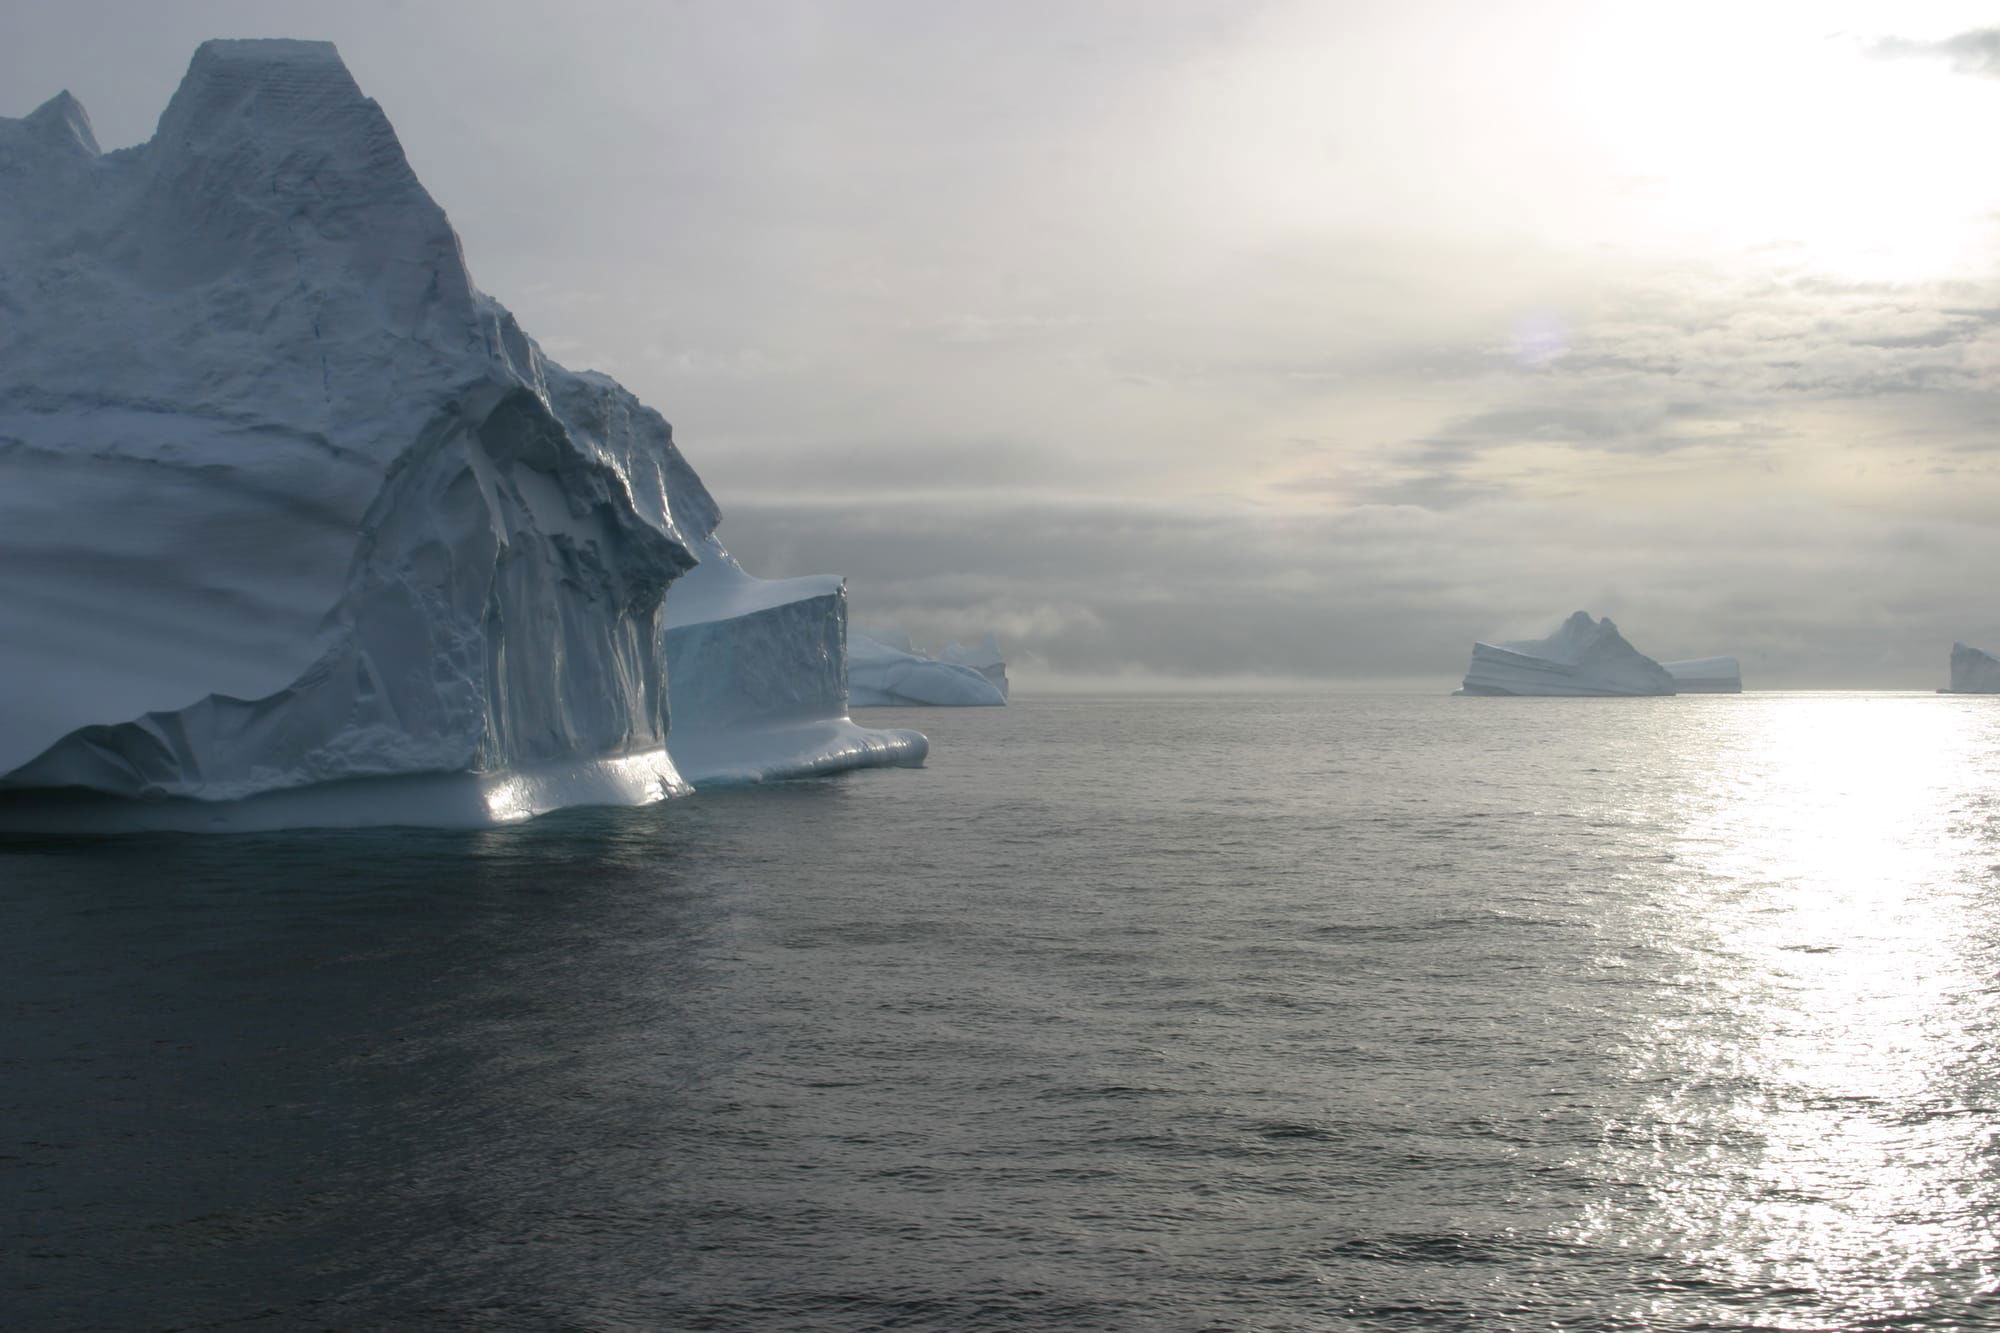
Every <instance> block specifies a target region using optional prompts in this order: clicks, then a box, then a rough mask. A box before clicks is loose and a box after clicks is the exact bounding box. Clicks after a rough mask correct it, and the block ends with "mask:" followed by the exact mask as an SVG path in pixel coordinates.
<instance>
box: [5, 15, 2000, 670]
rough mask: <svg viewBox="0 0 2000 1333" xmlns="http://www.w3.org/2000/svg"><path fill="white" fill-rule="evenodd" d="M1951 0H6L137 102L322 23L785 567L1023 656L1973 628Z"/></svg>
mask: <svg viewBox="0 0 2000 1333" xmlns="http://www.w3.org/2000/svg"><path fill="white" fill-rule="evenodd" d="M1995 22H1996V20H1995V19H1994V17H1993V15H1992V13H1991V11H1990V9H1987V10H1985V11H1983V12H1982V10H1981V9H1980V7H1977V6H1972V5H1962V4H1939V5H1931V6H1924V7H1909V6H1900V5H1898V6H1891V5H1887V4H1835V5H1817V4H1815V5H1806V4H1797V5H1783V6H1759V7H1756V8H1755V9H1754V11H1749V10H1746V8H1745V7H1741V6H1734V7H1725V6H1722V5H1717V4H1710V5H1696V6H1691V7H1686V8H1681V9H1676V10H1674V11H1672V12H1668V11H1662V10H1656V9H1645V10H1642V9H1640V8H1638V7H1619V8H1615V9H1612V8H1607V7H1604V6H1601V5H1594V4H1587V3H1581V2H1578V3H1544V4H1512V5H1499V6H1492V7H1478V8H1475V7H1471V6H1463V5H1449V4H1441V3H1414V4H1398V5H1393V6H1391V5H1386V4H1369V5H1329V4H1302V3H1269V4H1258V5H1241V6H1238V5H1229V6H1224V5H1220V4H1188V3H1136V2H1135V3H1121V4H1111V3H1105V4H1096V5H1090V6H1082V7H1070V6H1062V5H1056V4H1029V5H1014V6H1007V7H1004V8H1002V7H999V6H992V7H970V6H967V7H956V6H953V7H946V6H935V5H926V4H920V3H901V4H888V3H866V4H842V5H839V6H824V5H811V4H805V3H776V2H773V3H750V4H740V5H730V6H726V7H725V6H720V5H716V6H706V7H704V6H697V5H677V6H664V5H650V4H638V3H625V4H605V3H599V4H581V5H578V6H575V7H573V8H572V9H571V10H570V11H569V12H568V13H567V14H566V15H565V16H564V17H563V19H562V20H561V21H560V22H550V21H549V20H548V12H547V11H546V9H545V8H543V7H539V6H537V7H529V6H527V5H522V4H518V3H513V2H512V0H500V2H497V3H492V4H488V5H487V6H484V7H482V10H481V17H480V19H479V21H478V22H476V23H475V22H470V21H468V20H467V18H466V17H465V15H464V14H463V12H462V11H458V10H456V9H447V8H446V7H424V6H419V5H410V4H399V3H393V2H391V0H358V2H357V3H352V4H349V5H346V6H343V7H341V8H339V9H337V10H328V9H324V8H323V7H320V6H317V5H307V4H301V3H247V2H245V0H200V2H197V3H189V4H184V5H176V6H174V7H172V8H171V9H170V10H169V9H165V8H159V7H152V6H132V5H125V4H111V3H89V2H88V0H83V2H80V3H73V4H70V5H66V6H63V7H61V8H59V9H58V8H55V7H45V6H25V5H24V6H16V7H13V9H12V10H11V11H10V14H9V20H8V28H9V30H10V35H11V38H12V40H11V41H10V42H9V43H7V44H5V46H4V48H0V74H4V78H5V81H6V86H7V87H8V88H9V89H10V90H11V94H10V97H9V101H8V104H7V105H4V106H0V114H6V115H15V116H18V115H23V114H26V113H27V112H28V111H29V110H31V109H32V108H33V107H35V106H36V105H39V104H40V103H41V102H42V101H44V100H46V98H47V97H49V96H51V95H53V94H54V93H56V92H57V91H58V90H60V89H62V88H65V87H66V88H68V89H69V90H70V91H71V92H73V93H74V94H75V95H76V96H77V97H78V98H79V99H80V100H81V101H82V103H83V104H84V106H85V107H86V108H87V109H88V111H89V114H90V115H91V117H92V119H93V122H94V124H95V127H96V130H97V133H98V137H99V139H100V141H101V142H102V143H103V144H104V146H105V147H107V148H112V147H117V146H122V145H126V144H130V143H134V142H139V141H142V140H144V139H145V138H147V137H148V136H149V135H150V134H151V132H152V127H153V124H154V122H155V121H156V119H157V118H158V115H159V113H160V111H161V109H162V108H164V106H165V105H166V103H167V99H168V97H169V96H170V95H171V92H172V90H173V88H174V86H175V85H176V84H177V83H178V82H179V80H180V78H181V76H182V74H183V72H184V71H185V69H186V67H187V60H188V57H189V56H190V55H191V54H192V53H193V50H194V48H195V46H196V45H197V44H199V42H200V41H202V40H204V39H206V38H208V37H216V36H225V37H229V36H297V37H323V38H327V39H329V40H332V41H334V42H335V43H336V44H338V46H339V47H340V49H341V52H342V54H343V56H344V58H345V59H346V61H347V64H348V66H349V67H350V68H351V69H352V71H353V72H354V75H355V77H356V79H357V80H358V81H359V83H360V84H361V86H362V88H363V90H364V91H365V92H366V93H367V94H368V95H369V96H371V97H373V98H375V99H376V100H377V101H378V102H380V104H381V105H382V107H383V109H384V110H385V111H386V112H387V114H388V116H389V118H390V120H391V121H392V122H393V123H394V125H395V127H396V130H397V133H398V134H399V136H400V137H401V139H402V141H403V144H404V146H405V149H406V150H407V152H408V155H409V157H410V159H411V161H412V163H413V164H414V166H415V168H416V170H417V173H418V175H419V176H420V177H421V179H422V180H423V181H424V183H425V185H426V186H427V187H428V188H429V189H430V191H431V192H432V194H433V195H434V196H435V197H436V198H437V199H438V201H439V202H440V203H441V204H442V205H443V206H444V208H445V209H446V211H447V212H448V213H449V214H450V216H451V219H452V221H453V223H454V224H455V226H456V227H457V229H458V231H459V233H460V236H461V237H462V239H463V242H464V245H465V249H466V253H467V257H468V260H469V263H470V265H471V267H472V271H473V273H474V275H475V276H476V278H477V280H478V281H479V283H480V286H481V287H482V288H483V289H484V290H486V291H488V292H490V293H492V294H493V295H494V296H495V297H497V298H498V299H499V300H501V301H502V302H504V303H505V304H507V305H508V306H509V307H510V308H511V309H512V310H513V311H514V312H515V313H516V315H518V316H519V318H520V320H521V322H522V324H523V326H524V327H525V328H527V329H528V331H529V332H530V333H532V334H533V335H534V336H535V337H536V338H537V339H538V340H539V341H540V342H541V343H542V345H543V346H544V348H545V349H546V350H547V351H548V352H549V353H550V355H552V356H554V357H555V358H556V359H557V360H559V361H562V362H563V363H565V364H567V365H569V366H572V367H573V368H577V369H583V368H592V369H598V370H602V371H605V372H607V373H609V374H612V375H614V376H616V377H617V378H618V379H620V380H621V381H622V382H624V383H625V384H626V385H627V386H628V387H630V388H631V389H632V390H633V391H634V392H636V393H637V394H639V396H640V397H641V398H643V399H645V400H646V401H647V402H648V403H650V404H651V405H653V406H655V407H657V408H659V409H660V410H661V411H662V412H663V413H664V414H665V415H666V416H667V417H668V419H669V420H671V421H672V422H673V423H674V424H675V428H676V434H677V437H678V438H679V440H680V442H681V444H682V446H683V447H684V448H685V449H686V451H687V453H688V455H689V457H690V459H691V460H692V461H693V463H694V464H695V466H696V467H697V468H699V469H700V471H701V473H702V475H703V476H704V478H705V479H706V480H707V482H708V484H709V486H710V487H711V489H712V490H713V491H714V492H715V494H716V496H717V497H718V499H719V500H720V502H721V504H722V507H723V510H724V513H725V514H726V515H727V518H726V522H725V528H724V533H725V535H726V537H727V539H728V541H729V544H730V546H731V548H732V549H733V550H734V551H735V552H736V553H737V554H738V555H739V557H740V558H741V559H742V560H743V562H744V563H745V565H746V567H749V568H751V569H752V570H753V571H754V572H756V573H758V574H760V575H763V576H766V577H779V576H784V575H790V574H801V573H810V572H816V571H823V570H835V571H839V572H841V573H844V574H846V575H847V576H848V577H849V580H850V596H851V601H852V608H853V619H854V621H855V623H857V624H861V625H868V624H876V623H894V624H901V625H903V626H905V627H907V628H909V629H910V630H912V631H913V632H915V633H916V634H917V635H918V636H919V637H920V638H930V639H932V640H938V639H941V638H943V637H944V636H946V635H952V634H959V635H962V634H967V633H976V632H978V631H979V630H981V629H987V628H990V629H993V630H995V631H997V632H998V633H999V634H1000V636H1001V637H1002V639H1003V641H1004V642H1005V643H1006V645H1007V647H1008V649H1009V655H1010V659H1011V660H1012V665H1013V667H1014V669H1015V671H1016V674H1017V678H1019V679H1021V680H1023V681H1025V682H1027V683H1029V684H1031V685H1032V684H1033V683H1034V682H1035V681H1036V680H1037V679H1042V680H1046V681H1051V682H1054V681H1059V680H1062V679H1088V678H1100V679H1102V678H1116V677H1121V676H1129V675H1134V674H1136V675H1137V676H1139V677H1141V678H1162V679H1165V680H1168V681H1173V680H1179V679H1183V678H1193V677H1213V676H1224V675H1229V674H1231V673H1238V672H1240V673H1247V674H1249V675H1252V676H1257V677H1264V678H1307V679H1326V680H1332V681H1359V680H1382V679H1391V678H1403V679H1413V680H1418V681H1422V682H1425V683H1440V684H1441V683H1443V682H1445V681H1447V680H1448V679H1450V678H1451V677H1453V676H1455V675H1456V674H1457V673H1458V672H1459V671H1461V670H1462V669H1463V667H1464V664H1465V653H1466V649H1467V647H1468V646H1469V644H1470V642H1471V640H1473V639H1474V638H1508V637H1536V636H1539V635H1541V634H1544V633H1546V632H1547V631H1548V630H1550V629H1551V628H1553V627H1554V625H1555V624H1556V623H1557V622H1558V621H1560V620H1561V619H1562V618H1563V617H1564V616H1566V615H1567V614H1568V613H1569V612H1571V611H1573V610H1576V609H1579V608H1585V609H1589V610H1591V611H1592V612H1594V613H1597V614H1610V615H1612V616H1613V617H1615V618H1616V619H1617V620H1618V621H1619V623H1620V625H1621V627H1622V628H1623V629H1624V630H1625V632H1626V634H1627V635H1628V637H1630V638H1631V639H1632V640H1633V641H1634V642H1635V643H1636V644H1637V645H1638V646H1639V647H1640V648H1641V649H1642V650H1643V651H1645V652H1647V653H1649V654H1651V655H1652V656H1654V657H1658V658H1674V657H1689V656H1700V655H1707V654H1712V653H1729V654H1734V655H1736V656H1738V657H1740V658H1741V659H1742V661H1743V664H1744V671H1745V676H1746V683H1747V684H1749V685H1750V686H1751V687H1752V688H1763V687H1778V686H1836V687H1837V686H1882V687H1909V688H1920V687H1921V688H1927V687H1930V686H1934V685H1939V684H1943V683H1944V676H1945V659H1946V656H1947V653H1948V650H1949V647H1950V644H1951V642H1952V641H1953V640H1954V639H1964V640H1966V641H1968V642H1972V643H1975V644H1980V645H1983V646H1986V647H1989V648H2000V605H1996V602H1995V599H1994V597H1993V595H1992V593H1991V592H1990V590H1989V585H1990V576H1989V571H1990V570H1992V569H1994V568H1996V566H2000V559H1996V558H2000V535H1996V529H1995V525H1994V524H1993V522H1992V521H1991V517H1990V516H1991V515H1992V514H1993V513H1994V511H1995V506H1996V502H2000V459H1996V453H1995V451H1996V448H2000V434H1996V431H1995V426H1996V422H1997V421H2000V412H1996V404H1995V399H1994V396H1993V395H1994V390H1995V387H1996V382H2000V274H1996V269H1995V264H1994V260H1995V257H1996V245H1995V242H1996V240H2000V220H1996V219H2000V175H1996V174H1995V173H1990V172H1982V171H1981V170H1980V169H1978V167H1977V163H1978V161H1980V160H1981V158H1980V156H1979V150H1980V148H1981V147H1982V146H1983V143H1984V138H1985V135H1984V131H1985V130H1986V129H1987V128H1988V127H1989V126H1991V125H1992V124H1994V123H1995V120H1996V118H2000V79H1996V78H1995V77H1994V76H1995V75H1996V74H2000V28H1996V27H1994V26H1992V25H1993V24H1994V23H1995Z"/></svg>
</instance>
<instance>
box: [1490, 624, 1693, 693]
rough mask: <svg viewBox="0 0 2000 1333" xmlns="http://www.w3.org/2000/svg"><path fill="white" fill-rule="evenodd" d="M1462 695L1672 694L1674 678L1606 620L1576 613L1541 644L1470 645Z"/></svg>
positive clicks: (1540, 642)
mask: <svg viewBox="0 0 2000 1333" xmlns="http://www.w3.org/2000/svg"><path fill="white" fill-rule="evenodd" d="M1462 692H1463V693H1465V694H1537V695H1643V694H1672V693H1674V692H1675V687H1674V678H1673V677H1672V676H1671V675H1669V674H1668V673H1667V670H1666V668H1664V667H1662V666H1661V665H1660V664H1659V663H1658V662H1655V661H1654V660H1653V659H1652V658H1650V657H1647V656H1646V655H1645V654H1644V653H1642V652H1640V651H1639V650H1638V649H1636V648H1634V647H1633V646H1632V645H1631V644H1629V643H1627V642H1625V638H1624V636H1623V635H1621V634H1620V633H1619V632H1618V627H1617V626H1616V625H1614V624H1612V623H1611V618H1610V617H1609V616H1606V617H1605V618H1604V619H1603V620H1592V619H1591V618H1590V616H1589V614H1588V613H1586V612H1583V611H1578V612H1577V613H1576V614H1575V615H1572V616H1571V617H1570V618H1569V619H1568V620H1565V621H1564V622H1563V623H1562V626H1561V627H1560V628H1559V629H1557V630H1556V632H1555V633H1554V634H1551V635H1550V636H1549V637H1548V638H1546V639H1531V640H1525V641H1520V642H1514V643H1475V644H1474V645H1473V646H1472V665H1471V668H1470V669H1469V670H1467V672H1466V673H1465V684H1464V687H1463V691H1462Z"/></svg>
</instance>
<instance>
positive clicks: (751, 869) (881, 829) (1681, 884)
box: [0, 695, 2000, 1330]
mask: <svg viewBox="0 0 2000 1333" xmlns="http://www.w3.org/2000/svg"><path fill="white" fill-rule="evenodd" d="M864 717H865V718H866V719H868V720H870V721H879V722H880V723H882V724H885V725H917V726H921V727H923V728H924V729H926V730H927V731H928V732H929V733H930V735H931V738H932V741H933V750H932V759H931V764H930V767H929V768H928V769H926V770H923V771H899V770H888V771H877V772H868V773H858V774H851V775H847V776H844V777H840V778H834V779H822V780H816V781H807V782H799V783H793V784H784V785H780V786H774V787H769V788H765V789H761V790H744V791H731V792H717V793H704V794H701V795H698V796H695V797H693V798H690V799H687V800H684V801H679V802H675V803H672V804H669V805H665V806H659V807H654V808H651V809H644V810H615V811H579V812H570V813H567V814H562V815H558V816H554V817H550V818H546V819H543V820H540V821H537V822H535V823H532V824H529V825H527V826H524V827H516V828H510V829H505V830H500V831H495V832H486V833H479V834H439V833H421V832H409V831H400V832H382V833H366V834H336V835H328V834H297V835H280V836H258V837H243V838H226V839H204V838H199V837H185V836H180V837H145V838H130V839H120V840H110V841H104V842H97V843H92V842H85V841H77V840H33V839H19V838H16V839H12V840H8V841H4V842H0V1002H3V1003H4V1007H3V1008H0V1327H4V1328H6V1329H9V1330H15V1329H21V1330H44V1329H47V1330H71V1329H167V1328H176V1329H191V1328H203V1329H207V1328H225V1329H232V1330H233V1329H266V1328H268V1329H293V1328H302V1329H317V1328H328V1329H369V1328H387V1329H505V1330H511V1329H521V1330H530V1329H534V1330H539V1329H758V1330H780V1329H783V1330H791V1329H831V1330H859V1329H878V1328H916V1329H922V1328H937V1329H1001V1328H1006V1329H1052V1330H1053V1329H1135V1330H1149V1329H1162V1330H1183V1329H1184V1330H1208V1329H1213V1330H1221V1329H1244V1330H1250V1329H1257V1330H1278V1329H1316V1330H1317V1329H1405V1330H1428V1329H1493V1328H1501V1329H1506V1328H1523V1329H1546V1328H1559V1329H1850V1328H1911V1329H1918V1328H1921V1329H1952V1328H1975V1327H2000V1296H1996V1284H2000V1050H1996V1041H1997V1040H2000V700H1990V699H1976V698H1949V697H1937V696H1916V695H1890V696H1883V695H1875V696H1869V695H1745V696H1741V697H1735V698H1685V699H1678V700H1505V699H1497V700H1496V699H1450V698H1423V697H1379V698H1355V697H1336V698H1317V699H1313V698H1269V699H1264V698H1259V699H1252V698H1204V699H1140V700H1133V699H1124V700H1113V699H1077V700H1068V699H1060V700H1059V699H1043V700H1034V699H1029V700H1023V701H1021V702H1020V703H1019V704H1017V705H1016V706H1015V707H1012V708H1009V709H1006V710H991V711H986V710H977V711H961V712H947V711H942V710H939V711H927V712H923V713H915V712H900V711H897V712H891V711H886V710H884V711H877V712H872V713H869V714H865V715H864Z"/></svg>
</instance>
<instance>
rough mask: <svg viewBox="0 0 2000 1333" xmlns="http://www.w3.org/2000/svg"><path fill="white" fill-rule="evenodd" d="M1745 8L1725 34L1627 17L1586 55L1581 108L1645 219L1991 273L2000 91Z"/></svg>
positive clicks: (1807, 267) (1847, 261)
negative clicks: (1991, 156) (1988, 154)
mask: <svg viewBox="0 0 2000 1333" xmlns="http://www.w3.org/2000/svg"><path fill="white" fill-rule="evenodd" d="M1744 8H1745V9H1746V10H1747V11H1749V12H1748V13H1746V14H1745V15H1744V17H1743V21H1742V22H1741V23H1740V24H1738V25H1733V26H1732V27H1730V28H1728V29H1726V30H1725V32H1726V40H1721V41H1718V40H1717V38H1718V32H1717V30H1716V29H1715V28H1712V27H1707V26H1706V25H1703V26H1702V27H1692V26H1688V27H1681V26H1677V25H1675V24H1673V23H1672V22H1661V21H1659V20H1658V18H1657V16H1654V17H1653V19H1652V20H1651V21H1648V22H1647V23H1646V24H1645V26H1644V28H1643V30H1640V29H1637V28H1635V26H1633V25H1632V24H1631V22H1630V15H1631V14H1632V12H1633V11H1626V12H1625V19H1626V22H1625V24H1624V26H1622V27H1621V26H1616V22H1617V21H1616V20H1613V21H1611V22H1609V23H1607V25H1606V26H1604V27H1595V28H1594V29H1593V30H1592V31H1591V33H1590V34H1589V37H1588V40H1587V42H1581V43H1579V45H1578V46H1577V47H1576V48H1573V49H1574V50H1575V52H1576V54H1577V55H1578V56H1579V57H1580V58H1579V59H1577V60H1574V61H1572V62H1571V63H1570V69H1571V70H1572V71H1573V72H1574V74H1575V78H1576V84H1575V86H1574V88H1573V89H1572V92H1573V96H1574V99H1575V100H1574V102H1573V105H1575V106H1577V107H1578V108H1579V111H1580V112H1581V110H1582V109H1583V108H1588V115H1589V116H1590V118H1591V119H1590V123H1589V125H1588V127H1587V132H1588V133H1590V134H1591V135H1592V137H1593V138H1594V139H1595V140H1596V142H1597V143H1598V145H1599V147H1600V149H1601V151H1602V152H1603V153H1604V154H1605V156H1606V158H1607V160H1608V161H1609V163H1610V164H1611V166H1612V168H1613V169H1614V170H1616V171H1618V172H1620V173H1621V174H1623V175H1624V176H1626V177H1627V178H1628V179H1629V180H1630V181H1631V183H1632V185H1631V190H1632V196H1633V200H1632V209H1633V212H1634V214H1635V216H1634V217H1633V218H1632V222H1633V224H1634V225H1635V226H1636V227H1637V228H1638V229H1639V230H1640V231H1641V232H1642V233H1645V232H1650V233H1652V234H1653V236H1654V237H1655V239H1657V240H1659V241H1663V242H1666V243H1669V244H1673V243H1693V244H1695V245H1698V246H1701V247H1703V248H1713V249H1714V250H1715V251H1717V252H1719V253H1724V254H1732V253H1733V254H1742V255H1752V256H1760V257H1761V258H1762V259H1763V261H1764V262H1768V263H1770V264H1771V265H1773V266H1775V267H1780V268H1786V269H1792V270H1804V271H1807V272H1813V273H1819V274H1823V275H1826V276H1829V277H1834V278H1845V279H1852V280H1857V281H1886V282H1914V281H1924V280H1930V279H1938V278H1947V277H1951V276H1955V275H1958V274H1961V273H1971V272H1973V271H1976V270H1978V269H1981V268H1984V267H1985V266H1986V265H1987V264H1988V263H1989V262H1990V259H1991V257H1992V256H1991V252H1990V250H1989V248H1988V247H1989V245H1990V239H1989V238H1990V236H1991V234H1992V231H1993V218H1994V216H1995V215H1996V213H2000V178H1996V177H1995V175H1994V173H1992V172H1990V171H1988V170H1986V169H1984V167H1983V157H1984V153H1983V149H1982V143H1983V142H1984V141H1985V140H1987V139H1988V138H1989V137H1990V132H1991V129H1992V127H1993V125H1994V124H1995V122H1996V118H2000V86H1997V85H1996V84H1995V83H1994V82H1993V81H1991V80H1984V79H1972V78H1967V77H1964V76H1962V75H1956V74H1953V73H1952V72H1951V71H1950V70H1949V69H1948V67H1947V66H1946V65H1945V64H1944V63H1943V62H1941V61H1932V60H1912V59H1901V60H1884V59H1880V58H1875V57H1872V56H1871V55H1870V54H1869V39H1868V38H1866V37H1863V36H1859V35H1856V34H1854V33H1851V32H1849V33H1839V32H1828V31H1827V28H1828V27H1830V26H1831V22H1830V21H1823V22H1821V23H1814V22H1812V21H1810V19H1808V21H1805V22H1801V21H1800V17H1799V15H1797V14H1796V13H1795V14H1792V15H1789V16H1785V15H1772V14H1770V13H1765V14H1761V15H1760V14H1758V13H1757V12H1756V7H1755V6H1746V7H1744ZM1641 12H1643V11H1641Z"/></svg>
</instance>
